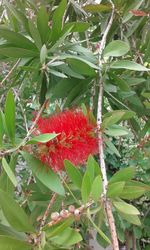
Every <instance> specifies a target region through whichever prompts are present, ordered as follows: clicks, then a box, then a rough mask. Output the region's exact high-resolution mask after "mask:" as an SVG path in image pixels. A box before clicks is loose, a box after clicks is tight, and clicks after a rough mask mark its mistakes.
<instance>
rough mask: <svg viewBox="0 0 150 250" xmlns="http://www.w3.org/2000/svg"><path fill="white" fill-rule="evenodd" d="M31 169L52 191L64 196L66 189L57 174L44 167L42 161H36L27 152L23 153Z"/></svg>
mask: <svg viewBox="0 0 150 250" xmlns="http://www.w3.org/2000/svg"><path fill="white" fill-rule="evenodd" d="M22 155H23V157H24V159H25V160H26V162H27V164H28V166H29V168H30V169H31V170H32V172H33V174H34V175H35V176H36V177H37V178H38V179H39V180H40V181H41V182H42V183H43V184H44V185H45V186H46V187H48V188H49V189H50V190H52V191H53V192H56V193H58V194H60V195H64V194H65V191H64V187H63V185H62V184H61V181H60V179H59V177H58V175H57V174H55V173H54V172H53V171H52V170H51V169H50V168H49V167H47V166H46V165H44V164H43V163H42V162H41V161H40V160H38V159H36V158H35V157H33V156H32V155H30V154H28V153H27V152H22Z"/></svg>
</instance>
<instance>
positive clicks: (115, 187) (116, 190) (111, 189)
mask: <svg viewBox="0 0 150 250" xmlns="http://www.w3.org/2000/svg"><path fill="white" fill-rule="evenodd" d="M124 186H125V182H123V181H120V182H115V183H110V184H108V189H107V197H109V198H114V197H118V196H120V194H121V193H122V191H123V189H124Z"/></svg>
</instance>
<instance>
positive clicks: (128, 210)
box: [113, 201, 140, 215]
mask: <svg viewBox="0 0 150 250" xmlns="http://www.w3.org/2000/svg"><path fill="white" fill-rule="evenodd" d="M113 205H114V207H115V208H116V209H117V210H118V211H119V212H121V213H124V214H129V215H139V214H140V212H139V211H138V210H137V208H136V207H134V206H132V205H130V204H128V203H126V202H124V201H113Z"/></svg>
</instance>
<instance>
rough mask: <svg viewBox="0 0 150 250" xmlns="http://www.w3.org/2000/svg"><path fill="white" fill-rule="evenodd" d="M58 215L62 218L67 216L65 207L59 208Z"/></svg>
mask: <svg viewBox="0 0 150 250" xmlns="http://www.w3.org/2000/svg"><path fill="white" fill-rule="evenodd" d="M60 216H61V217H62V218H67V216H68V210H65V209H63V210H61V212H60Z"/></svg>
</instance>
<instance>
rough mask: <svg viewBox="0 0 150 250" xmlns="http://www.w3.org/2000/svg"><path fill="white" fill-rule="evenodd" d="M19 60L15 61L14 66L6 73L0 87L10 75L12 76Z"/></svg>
mask: <svg viewBox="0 0 150 250" xmlns="http://www.w3.org/2000/svg"><path fill="white" fill-rule="evenodd" d="M19 62H20V59H18V60H17V62H16V63H15V64H14V66H13V67H12V68H11V69H10V71H9V72H8V74H7V75H6V76H5V77H4V78H3V80H2V81H1V82H0V87H2V86H3V83H4V82H5V81H6V80H7V79H8V78H9V77H10V75H11V74H12V72H13V71H14V69H15V68H16V67H17V65H18V64H19Z"/></svg>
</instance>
